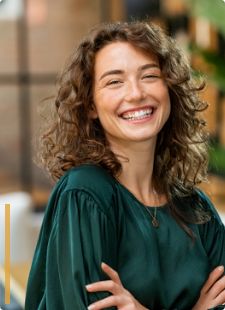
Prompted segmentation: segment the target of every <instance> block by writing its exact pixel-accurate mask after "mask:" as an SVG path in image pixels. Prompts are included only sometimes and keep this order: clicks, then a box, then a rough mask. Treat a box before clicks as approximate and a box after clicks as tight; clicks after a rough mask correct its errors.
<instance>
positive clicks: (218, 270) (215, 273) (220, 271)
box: [202, 266, 224, 294]
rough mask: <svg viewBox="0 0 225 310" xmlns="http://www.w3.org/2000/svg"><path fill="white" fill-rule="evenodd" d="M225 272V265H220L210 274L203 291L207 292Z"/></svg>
mask: <svg viewBox="0 0 225 310" xmlns="http://www.w3.org/2000/svg"><path fill="white" fill-rule="evenodd" d="M223 272H224V267H223V266H219V267H217V268H215V269H214V270H213V271H212V272H211V273H210V275H209V277H208V280H207V281H206V283H205V285H204V286H203V288H202V293H203V294H206V293H207V292H208V291H209V290H210V288H211V287H212V286H213V284H214V283H215V282H216V281H217V280H218V279H219V278H220V277H221V276H222V274H223Z"/></svg>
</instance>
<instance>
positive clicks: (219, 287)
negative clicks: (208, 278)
mask: <svg viewBox="0 0 225 310" xmlns="http://www.w3.org/2000/svg"><path fill="white" fill-rule="evenodd" d="M224 290H225V276H223V277H222V278H220V279H219V280H218V281H217V282H216V283H215V284H214V285H213V286H212V288H211V290H210V294H211V295H212V296H213V297H214V298H216V297H217V296H218V295H219V294H220V293H221V292H222V291H224Z"/></svg>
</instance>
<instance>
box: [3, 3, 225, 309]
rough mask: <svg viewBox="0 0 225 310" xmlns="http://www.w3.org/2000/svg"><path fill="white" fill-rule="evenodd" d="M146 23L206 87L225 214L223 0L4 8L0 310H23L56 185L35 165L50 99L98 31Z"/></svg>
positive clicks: (218, 200)
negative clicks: (107, 25)
mask: <svg viewBox="0 0 225 310" xmlns="http://www.w3.org/2000/svg"><path fill="white" fill-rule="evenodd" d="M132 19H145V20H146V19H147V20H151V21H155V22H156V23H158V24H160V25H161V26H162V27H164V28H165V30H166V31H167V32H168V33H169V34H171V35H173V36H174V37H176V39H177V40H178V42H179V44H180V45H181V47H182V48H183V50H184V52H185V53H186V54H187V56H188V57H189V59H190V61H191V63H192V66H193V68H194V69H195V70H196V74H199V72H202V73H203V74H204V76H205V79H206V82H207V87H206V89H205V90H204V92H203V93H202V94H201V95H202V98H203V99H204V100H206V101H207V102H208V103H209V108H208V110H207V111H206V112H205V117H206V119H207V123H208V130H209V132H210V139H209V140H210V150H209V153H210V162H209V182H208V183H207V184H204V185H203V186H202V188H203V189H204V190H205V191H206V193H207V194H208V195H209V196H210V198H211V199H212V201H213V202H214V204H215V206H216V208H217V209H218V212H219V213H220V214H221V216H222V218H223V219H224V214H225V57H224V56H225V2H224V1H223V0H213V1H212V0H64V1H59V0H55V1H51V0H0V44H1V45H0V266H2V267H0V283H1V286H0V307H2V309H14V310H19V309H23V304H24V296H25V287H26V282H27V275H28V271H29V267H30V262H31V259H32V255H33V251H34V246H35V243H36V240H37V236H38V233H39V229H40V225H41V222H42V219H43V213H44V209H45V206H46V202H47V199H48V196H49V193H50V191H51V189H52V187H53V185H54V184H53V183H52V182H51V181H50V179H49V178H48V177H47V175H46V174H45V173H44V172H43V171H42V170H41V169H40V168H38V167H37V166H36V165H35V164H34V163H33V160H32V158H33V157H34V156H35V151H34V148H33V144H34V141H35V137H37V135H38V131H39V127H40V124H41V112H42V109H43V107H44V105H48V104H49V103H48V101H47V102H42V100H43V98H46V97H49V96H52V95H54V94H55V92H56V78H57V75H58V74H59V72H60V71H61V69H62V67H63V65H64V63H65V61H66V59H67V57H68V56H69V55H70V54H71V51H72V49H73V48H74V47H75V46H76V45H77V43H78V42H79V40H80V39H81V38H82V37H83V35H85V34H86V32H87V31H88V30H89V29H90V27H92V26H93V25H95V24H97V23H99V22H105V21H115V20H132ZM5 203H10V204H11V263H12V266H11V275H12V278H11V288H12V296H11V303H10V305H5V304H4V298H3V297H4V294H3V292H4V276H3V271H4V270H3V265H4V204H5Z"/></svg>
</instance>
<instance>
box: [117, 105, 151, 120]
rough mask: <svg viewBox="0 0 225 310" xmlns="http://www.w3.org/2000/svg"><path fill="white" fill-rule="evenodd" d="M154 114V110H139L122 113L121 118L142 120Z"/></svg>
mask: <svg viewBox="0 0 225 310" xmlns="http://www.w3.org/2000/svg"><path fill="white" fill-rule="evenodd" d="M152 114H153V108H149V109H145V110H138V111H128V112H125V113H122V114H121V115H120V117H122V118H123V119H125V120H140V119H144V118H147V117H149V116H150V115H152Z"/></svg>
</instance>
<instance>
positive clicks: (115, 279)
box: [86, 263, 225, 310]
mask: <svg viewBox="0 0 225 310" xmlns="http://www.w3.org/2000/svg"><path fill="white" fill-rule="evenodd" d="M101 267H102V270H103V271H104V272H105V273H106V274H107V275H108V276H109V278H110V279H109V280H106V281H99V282H95V283H92V284H89V285H87V286H86V289H87V291H88V292H100V291H108V292H110V293H111V294H112V295H111V296H109V297H107V298H104V299H102V300H99V301H97V302H95V303H93V304H91V305H89V307H88V310H101V309H105V308H108V307H117V309H119V310H150V309H147V308H145V307H144V306H143V305H141V304H140V303H139V302H138V301H137V300H136V299H135V298H134V296H133V295H131V293H130V292H129V291H128V290H126V289H125V288H124V287H123V285H122V283H121V281H120V278H119V275H118V273H117V272H116V271H115V270H113V269H112V268H111V267H110V266H108V265H107V264H105V263H102V265H101ZM223 274H224V267H223V266H219V267H217V268H215V269H214V270H213V271H212V272H211V273H210V275H209V277H208V279H207V281H206V282H205V284H204V286H203V287H202V289H201V292H200V296H199V299H198V301H197V303H196V304H195V305H194V307H193V308H192V310H207V309H210V308H213V307H216V306H219V305H221V304H223V303H225V275H223Z"/></svg>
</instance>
